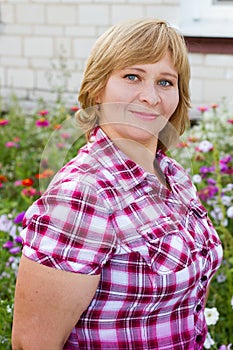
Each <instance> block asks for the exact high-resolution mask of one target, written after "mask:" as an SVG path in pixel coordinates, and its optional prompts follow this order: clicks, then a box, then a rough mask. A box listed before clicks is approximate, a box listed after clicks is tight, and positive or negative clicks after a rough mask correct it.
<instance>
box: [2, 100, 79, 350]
mask: <svg viewBox="0 0 233 350" xmlns="http://www.w3.org/2000/svg"><path fill="white" fill-rule="evenodd" d="M61 101H62V99H61V96H60V95H59V100H58V102H57V103H56V104H55V106H53V107H49V108H48V109H46V106H45V103H44V102H43V101H39V102H38V104H37V107H36V108H35V109H34V110H33V111H30V112H25V111H24V110H23V109H22V107H21V106H20V104H19V101H18V99H17V98H16V97H15V96H12V97H11V100H10V102H9V103H8V105H6V106H5V107H4V110H3V108H2V110H1V111H0V149H1V152H0V198H1V200H0V286H1V287H0V300H1V301H0V325H1V327H0V350H1V349H4V350H8V349H11V345H10V338H11V326H12V312H13V300H14V288H15V281H16V274H17V268H18V262H19V256H20V251H21V243H20V237H19V234H20V230H21V221H22V217H21V216H22V215H23V214H24V212H25V211H26V210H27V208H28V207H29V206H30V204H31V203H32V202H34V201H35V200H36V199H37V198H38V197H39V196H40V194H41V192H43V190H44V189H45V188H46V187H47V185H48V183H49V182H50V181H51V179H52V177H53V175H54V174H55V173H56V171H57V170H59V169H60V168H61V166H62V165H64V164H65V163H66V162H67V161H68V160H70V159H71V158H73V157H74V156H75V155H76V154H77V151H78V149H79V148H80V147H81V146H82V145H83V144H84V143H85V136H84V135H83V133H82V132H81V130H80V129H79V128H78V126H77V123H76V121H75V116H74V114H75V111H76V110H77V109H78V107H77V106H71V107H70V108H69V109H68V108H66V107H65V106H64V104H63V103H62V102H61ZM0 105H1V104H0ZM15 220H16V222H15Z"/></svg>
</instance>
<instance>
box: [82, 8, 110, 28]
mask: <svg viewBox="0 0 233 350" xmlns="http://www.w3.org/2000/svg"><path fill="white" fill-rule="evenodd" d="M109 19H110V17H109V6H107V5H92V4H90V5H80V6H79V10H78V23H79V24H81V25H90V24H91V25H92V26H93V25H105V24H106V25H108V24H109V23H110V22H109Z"/></svg>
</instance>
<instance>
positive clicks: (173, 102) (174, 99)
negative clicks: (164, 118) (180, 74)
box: [165, 92, 179, 115]
mask: <svg viewBox="0 0 233 350" xmlns="http://www.w3.org/2000/svg"><path fill="white" fill-rule="evenodd" d="M168 101H169V102H168ZM165 103H167V108H166V109H167V112H168V114H170V115H172V114H173V113H174V112H175V110H176V108H177V106H178V104H179V92H177V93H174V94H172V95H171V96H170V98H166V99H165Z"/></svg>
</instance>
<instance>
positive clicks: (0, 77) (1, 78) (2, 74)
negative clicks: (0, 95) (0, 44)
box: [0, 65, 6, 86]
mask: <svg viewBox="0 0 233 350" xmlns="http://www.w3.org/2000/svg"><path fill="white" fill-rule="evenodd" d="M0 84H1V86H4V85H6V70H5V69H4V68H3V67H2V65H1V67H0Z"/></svg>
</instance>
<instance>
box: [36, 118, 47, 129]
mask: <svg viewBox="0 0 233 350" xmlns="http://www.w3.org/2000/svg"><path fill="white" fill-rule="evenodd" d="M49 124H50V123H49V121H48V120H47V119H45V118H40V119H38V120H37V121H36V126H38V127H40V128H44V127H47V126H49Z"/></svg>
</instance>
